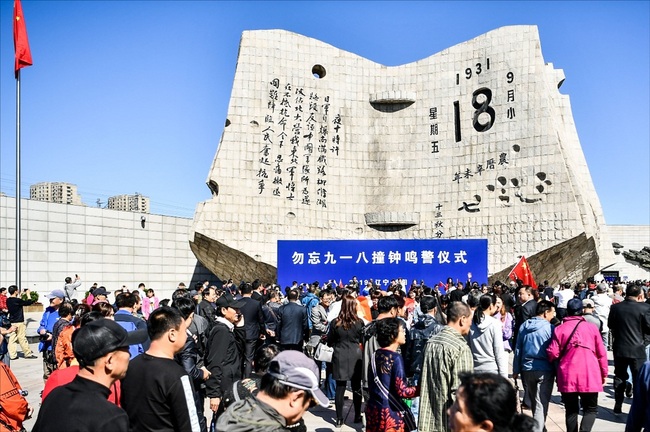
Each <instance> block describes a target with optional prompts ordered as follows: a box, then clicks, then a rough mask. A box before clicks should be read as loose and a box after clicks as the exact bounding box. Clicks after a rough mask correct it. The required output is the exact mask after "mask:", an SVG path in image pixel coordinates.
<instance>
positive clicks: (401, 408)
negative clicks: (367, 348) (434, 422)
mask: <svg viewBox="0 0 650 432" xmlns="http://www.w3.org/2000/svg"><path fill="white" fill-rule="evenodd" d="M370 364H371V365H372V374H373V375H374V377H375V378H374V380H373V381H374V382H375V384H376V385H377V387H378V388H379V391H380V392H381V393H382V394H383V395H384V397H385V398H386V399H387V400H388V405H389V406H390V408H391V409H392V410H393V411H396V412H398V413H400V415H401V416H402V420H403V421H404V431H405V432H417V430H418V424H417V423H416V421H415V416H414V415H413V413H412V412H411V409H410V408H409V407H408V406H406V404H405V403H404V401H402V399H400V398H398V397H395V396H393V395H392V394H390V392H389V391H388V389H387V388H386V387H384V384H383V383H382V382H381V380H380V379H379V377H378V376H377V366H376V365H375V356H374V355H373V356H372V360H371V361H370Z"/></svg>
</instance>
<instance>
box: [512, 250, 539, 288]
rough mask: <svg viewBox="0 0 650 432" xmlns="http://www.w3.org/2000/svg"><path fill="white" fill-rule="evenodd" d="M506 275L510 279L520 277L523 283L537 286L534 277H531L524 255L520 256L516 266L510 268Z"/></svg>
mask: <svg viewBox="0 0 650 432" xmlns="http://www.w3.org/2000/svg"><path fill="white" fill-rule="evenodd" d="M508 277H509V278H510V279H512V280H517V279H520V280H521V281H522V282H523V283H524V285H530V286H531V287H533V288H537V284H536V283H535V279H533V274H532V273H531V271H530V266H529V265H528V261H526V257H525V256H522V257H521V259H520V260H519V262H518V263H517V265H516V266H514V267H513V268H512V270H511V271H510V274H509V275H508Z"/></svg>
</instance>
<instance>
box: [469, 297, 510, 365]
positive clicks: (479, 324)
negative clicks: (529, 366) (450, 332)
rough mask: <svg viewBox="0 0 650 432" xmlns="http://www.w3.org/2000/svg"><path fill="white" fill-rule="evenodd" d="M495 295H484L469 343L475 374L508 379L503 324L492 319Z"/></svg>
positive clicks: (481, 298)
mask: <svg viewBox="0 0 650 432" xmlns="http://www.w3.org/2000/svg"><path fill="white" fill-rule="evenodd" d="M495 307H496V297H495V296H494V294H483V295H482V296H481V297H480V299H479V304H478V305H477V307H476V310H475V311H474V317H473V318H472V326H471V327H470V330H469V335H468V342H469V347H470V349H471V350H472V357H473V358H474V372H491V373H496V374H499V375H501V376H504V377H506V378H507V377H508V359H507V357H506V355H505V351H504V349H503V337H502V332H501V323H500V322H499V321H497V320H496V318H494V317H492V313H493V312H494V308H495Z"/></svg>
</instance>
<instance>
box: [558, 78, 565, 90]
mask: <svg viewBox="0 0 650 432" xmlns="http://www.w3.org/2000/svg"><path fill="white" fill-rule="evenodd" d="M562 84H564V78H563V79H561V80H560V82H558V83H557V88H560V87H562Z"/></svg>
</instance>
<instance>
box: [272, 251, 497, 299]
mask: <svg viewBox="0 0 650 432" xmlns="http://www.w3.org/2000/svg"><path fill="white" fill-rule="evenodd" d="M487 248H488V242H487V239H471V240H467V239H462V240H442V239H436V240H278V284H279V285H280V286H281V287H282V288H284V287H287V286H291V284H292V282H293V281H297V282H298V283H303V282H305V283H312V282H314V281H319V282H320V283H321V285H322V284H324V283H326V282H328V281H330V280H334V281H336V283H337V284H338V283H339V282H340V281H342V282H343V284H344V285H346V284H347V283H348V282H349V281H350V280H351V279H352V277H353V276H356V277H357V279H358V280H359V281H360V282H361V283H363V284H365V283H366V282H367V281H368V280H369V279H373V281H374V282H375V284H377V285H380V286H381V287H382V288H386V287H387V286H388V285H389V283H390V281H391V279H402V280H407V281H408V285H410V283H411V282H412V281H413V280H417V281H418V283H419V282H420V281H421V280H424V283H425V285H427V286H431V287H433V286H434V285H436V284H438V283H440V282H446V281H447V278H452V279H453V280H454V282H456V281H457V280H459V281H462V282H465V281H466V280H467V278H468V273H471V275H472V277H471V279H472V281H477V282H479V283H484V282H485V283H487V276H488V250H487ZM404 288H405V289H407V288H408V286H405V287H404Z"/></svg>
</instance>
